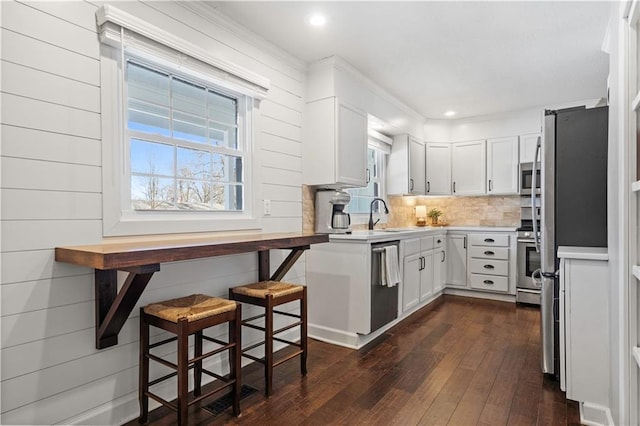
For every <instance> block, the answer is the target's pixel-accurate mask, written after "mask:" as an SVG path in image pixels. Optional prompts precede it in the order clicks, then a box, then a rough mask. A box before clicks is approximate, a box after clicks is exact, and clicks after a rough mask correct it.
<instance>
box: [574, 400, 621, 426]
mask: <svg viewBox="0 0 640 426" xmlns="http://www.w3.org/2000/svg"><path fill="white" fill-rule="evenodd" d="M580 423H582V424H583V425H587V426H614V422H613V417H612V416H611V411H610V410H609V407H605V406H603V405H598V404H591V403H589V402H580Z"/></svg>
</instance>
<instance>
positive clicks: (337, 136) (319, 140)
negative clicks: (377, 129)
mask: <svg viewBox="0 0 640 426" xmlns="http://www.w3.org/2000/svg"><path fill="white" fill-rule="evenodd" d="M302 159H303V168H302V170H303V182H304V183H305V184H307V185H319V186H334V187H338V186H339V187H347V186H351V187H357V186H366V185H367V114H366V113H365V112H363V111H360V110H359V109H357V108H354V107H351V106H349V105H346V104H344V103H341V102H340V100H339V99H338V98H337V97H329V98H324V99H319V100H316V101H312V102H308V103H307V105H306V107H305V125H304V136H303V155H302Z"/></svg>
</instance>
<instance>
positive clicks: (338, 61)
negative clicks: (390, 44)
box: [309, 55, 426, 124]
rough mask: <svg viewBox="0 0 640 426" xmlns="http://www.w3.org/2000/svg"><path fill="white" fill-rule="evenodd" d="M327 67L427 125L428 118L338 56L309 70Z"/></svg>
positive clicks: (323, 60) (316, 63) (313, 64)
mask: <svg viewBox="0 0 640 426" xmlns="http://www.w3.org/2000/svg"><path fill="white" fill-rule="evenodd" d="M325 66H332V67H334V68H337V69H340V70H342V71H345V72H347V73H349V74H351V75H352V76H354V77H355V78H356V79H358V80H359V81H360V82H361V83H363V84H364V85H365V86H367V88H369V89H370V90H371V91H372V92H373V93H375V94H376V95H378V96H380V97H381V98H383V99H384V100H385V101H388V102H389V103H391V104H393V105H394V106H396V107H397V108H399V109H400V110H401V111H402V112H404V113H405V114H407V115H410V116H411V117H412V118H414V119H415V120H416V121H418V122H420V123H421V124H424V123H425V121H426V117H424V116H423V115H422V114H420V113H419V112H417V111H416V110H414V109H413V108H411V107H410V106H409V105H407V104H405V103H404V102H402V101H401V100H400V99H398V98H397V97H395V96H394V95H392V94H391V93H389V92H387V91H386V90H385V89H383V88H382V87H380V86H379V85H378V84H377V83H376V82H374V81H373V80H371V79H370V78H369V77H367V76H366V75H364V74H363V73H362V72H360V71H359V70H358V69H357V68H356V67H354V66H353V65H351V64H350V63H348V62H347V61H345V60H344V59H342V58H341V57H339V56H337V55H333V56H329V57H327V58H323V59H320V60H319V61H316V62H314V63H312V64H311V65H309V68H315V67H325Z"/></svg>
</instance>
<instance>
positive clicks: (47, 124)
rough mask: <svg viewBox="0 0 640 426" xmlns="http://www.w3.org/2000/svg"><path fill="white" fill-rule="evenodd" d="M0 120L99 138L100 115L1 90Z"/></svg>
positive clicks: (5, 122) (32, 127)
mask: <svg viewBox="0 0 640 426" xmlns="http://www.w3.org/2000/svg"><path fill="white" fill-rule="evenodd" d="M1 119H2V124H10V125H13V126H20V127H27V128H30V129H39V130H47V131H50V132H55V133H64V134H67V135H74V136H81V137H85V138H93V139H99V138H100V115H99V114H97V113H94V112H88V111H83V110H80V109H76V108H69V107H66V106H62V105H56V104H52V103H49V102H42V101H37V100H33V99H27V98H23V97H20V96H15V95H10V94H4V93H3V94H2V117H1Z"/></svg>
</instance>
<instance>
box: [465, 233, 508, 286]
mask: <svg viewBox="0 0 640 426" xmlns="http://www.w3.org/2000/svg"><path fill="white" fill-rule="evenodd" d="M509 241H510V239H509V235H506V234H470V235H469V252H468V253H469V258H468V267H469V287H471V288H472V289H476V290H486V291H495V292H503V293H507V292H508V291H509V269H510V263H509Z"/></svg>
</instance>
